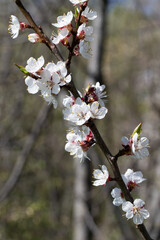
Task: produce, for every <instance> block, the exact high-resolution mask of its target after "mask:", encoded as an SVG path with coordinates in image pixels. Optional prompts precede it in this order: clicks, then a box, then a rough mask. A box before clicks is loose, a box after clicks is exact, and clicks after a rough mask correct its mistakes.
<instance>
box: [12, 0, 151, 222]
mask: <svg viewBox="0 0 160 240" xmlns="http://www.w3.org/2000/svg"><path fill="white" fill-rule="evenodd" d="M69 1H70V2H71V3H72V4H73V6H74V8H75V13H73V12H72V11H69V12H68V13H67V14H64V15H63V16H58V17H57V22H56V23H52V25H53V26H54V27H56V28H57V29H58V33H57V34H56V35H54V36H53V37H52V40H51V41H52V43H51V44H53V45H54V46H55V45H57V44H60V43H62V44H63V45H64V46H66V47H67V49H68V50H69V52H70V54H71V55H72V56H73V55H75V56H79V55H81V56H83V57H84V58H87V59H88V58H90V57H91V55H92V50H91V46H90V45H91V42H92V41H93V40H94V38H93V27H92V26H88V25H87V24H88V22H89V20H94V19H96V18H97V13H96V12H95V11H92V10H91V9H89V7H88V1H87V0H69ZM26 28H32V27H31V26H30V25H28V24H26V23H24V22H19V20H18V18H17V17H15V16H14V15H11V20H10V25H9V31H10V33H11V36H12V38H13V39H14V38H16V37H17V36H18V35H19V31H23V30H24V29H26ZM28 39H29V41H30V42H32V43H36V42H41V41H42V40H41V38H40V36H39V35H38V34H37V33H31V34H29V35H28ZM23 72H24V73H25V74H26V78H25V84H26V85H27V90H28V92H29V93H31V94H36V93H38V92H40V94H41V96H42V97H43V98H44V100H45V101H46V102H48V103H52V104H53V106H54V108H56V107H57V104H58V103H57V100H56V96H57V95H58V94H59V92H60V90H61V88H62V87H63V86H64V85H67V84H69V83H70V82H71V74H68V70H67V67H66V63H65V62H63V61H58V62H57V63H53V62H49V63H47V64H46V65H45V60H44V57H43V56H41V57H39V58H38V59H37V60H36V59H35V58H33V57H30V58H29V59H28V61H27V65H26V66H25V68H23ZM78 95H79V97H77V98H75V97H74V96H73V95H72V93H70V96H66V97H65V98H64V99H63V105H64V110H63V115H64V119H65V120H67V121H69V122H70V123H71V124H72V128H71V129H70V130H69V132H68V133H67V135H66V138H67V143H66V144H65V150H66V151H67V152H69V153H70V155H72V156H74V157H75V158H78V159H79V160H80V161H82V160H83V158H84V157H85V158H88V157H87V151H88V150H89V149H90V147H92V146H93V145H94V144H95V143H96V139H95V136H94V134H93V132H92V131H91V129H90V128H89V127H88V126H89V123H90V121H92V120H95V119H103V118H104V117H105V116H106V114H107V112H108V109H107V108H106V107H105V98H106V97H107V96H106V92H105V85H100V83H99V82H97V83H96V84H95V85H94V84H89V85H88V87H87V88H86V89H85V90H84V94H83V95H82V94H81V92H78ZM141 125H142V124H139V125H138V126H137V127H136V128H135V129H134V131H133V133H132V135H131V136H130V137H129V138H127V137H122V139H121V140H122V146H123V152H124V155H131V156H133V157H134V158H138V159H141V158H144V157H147V156H148V155H149V151H148V147H149V141H148V139H147V138H145V137H141V138H140V134H141V131H142V130H141ZM93 177H94V179H95V180H94V182H93V185H94V186H99V185H105V184H106V183H107V182H109V181H113V180H115V181H116V179H114V178H112V177H111V176H110V174H109V172H108V169H107V167H106V166H105V165H102V166H101V169H95V170H94V171H93ZM121 177H122V179H123V181H124V184H125V186H126V188H127V190H128V191H129V192H131V191H132V190H134V189H135V188H136V187H137V186H139V184H141V183H142V182H143V181H145V180H146V179H145V178H143V174H142V172H141V171H137V172H134V171H133V170H132V169H128V170H127V171H126V172H125V173H124V174H122V175H121ZM111 195H112V197H113V204H114V205H115V206H121V205H122V210H123V211H124V212H125V216H126V218H127V219H131V218H133V222H134V223H135V224H136V225H139V224H142V223H143V221H144V219H147V218H148V217H149V212H148V211H147V210H146V209H145V208H144V207H145V202H144V201H143V200H141V199H135V200H134V201H133V202H129V201H126V200H125V197H124V194H123V192H122V190H121V189H120V188H117V187H115V188H114V189H113V190H112V191H111Z"/></svg>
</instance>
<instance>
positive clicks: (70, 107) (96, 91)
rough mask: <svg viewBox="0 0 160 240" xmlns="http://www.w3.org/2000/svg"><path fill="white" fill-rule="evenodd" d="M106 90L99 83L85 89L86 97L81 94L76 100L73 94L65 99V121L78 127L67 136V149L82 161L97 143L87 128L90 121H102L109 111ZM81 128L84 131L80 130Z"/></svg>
mask: <svg viewBox="0 0 160 240" xmlns="http://www.w3.org/2000/svg"><path fill="white" fill-rule="evenodd" d="M104 89H105V86H104V85H100V83H99V82H98V83H96V84H95V85H89V86H88V87H87V88H86V89H85V93H84V96H82V94H81V93H80V92H79V97H78V98H76V99H75V98H74V96H73V95H72V94H71V95H70V96H66V97H65V98H64V99H63V105H64V107H65V109H64V110H63V114H64V119H65V120H67V121H70V122H71V123H72V124H73V125H75V126H76V128H74V129H72V130H71V132H70V133H68V134H67V140H68V143H67V144H66V147H65V149H66V151H68V152H70V155H75V157H77V158H79V159H80V160H82V159H83V157H86V151H87V150H88V149H89V147H91V146H92V145H93V143H95V140H94V135H93V133H92V132H91V130H89V128H88V127H87V124H88V121H89V120H90V119H102V118H104V117H105V115H106V113H107V111H108V110H107V108H106V107H104V98H105V97H106V92H105V91H104ZM102 106H103V107H102ZM81 126H82V128H83V131H82V130H81V129H79V128H80V127H81ZM78 127H79V128H78ZM84 127H85V128H84ZM77 129H78V130H77ZM84 129H85V131H84ZM79 152H80V154H79Z"/></svg>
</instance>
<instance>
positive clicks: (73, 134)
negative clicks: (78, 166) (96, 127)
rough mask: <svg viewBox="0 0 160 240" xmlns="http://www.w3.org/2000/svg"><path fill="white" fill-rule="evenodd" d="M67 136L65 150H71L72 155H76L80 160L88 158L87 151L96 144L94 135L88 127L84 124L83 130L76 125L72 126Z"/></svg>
mask: <svg viewBox="0 0 160 240" xmlns="http://www.w3.org/2000/svg"><path fill="white" fill-rule="evenodd" d="M66 138H67V143H66V145H65V150H66V151H67V152H70V155H74V157H76V158H78V159H79V160H80V161H82V160H83V158H84V157H85V158H88V157H87V155H86V152H87V150H88V149H89V148H90V147H91V146H93V145H94V144H95V139H94V135H93V133H92V132H91V130H90V129H89V128H88V127H86V126H82V130H80V129H79V128H76V127H75V128H72V129H71V130H70V131H69V133H68V134H67V136H66Z"/></svg>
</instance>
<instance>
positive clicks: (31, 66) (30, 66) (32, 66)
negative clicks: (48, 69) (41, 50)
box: [25, 56, 44, 75]
mask: <svg viewBox="0 0 160 240" xmlns="http://www.w3.org/2000/svg"><path fill="white" fill-rule="evenodd" d="M43 65H44V57H43V56H41V57H39V58H38V59H37V60H36V59H35V58H33V57H30V58H29V59H28V61H27V65H26V67H25V69H26V70H27V71H28V72H30V73H36V74H38V75H39V73H40V72H41V71H42V67H43Z"/></svg>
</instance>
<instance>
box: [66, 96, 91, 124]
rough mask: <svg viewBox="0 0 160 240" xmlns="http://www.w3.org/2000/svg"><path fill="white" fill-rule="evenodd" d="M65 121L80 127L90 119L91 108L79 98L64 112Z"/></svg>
mask: <svg viewBox="0 0 160 240" xmlns="http://www.w3.org/2000/svg"><path fill="white" fill-rule="evenodd" d="M63 114H64V119H66V120H68V121H71V122H73V123H75V124H76V125H78V126H80V125H83V124H84V123H86V122H87V121H88V120H89V119H90V117H91V112H90V106H89V105H87V104H86V103H85V102H84V101H82V100H81V99H80V98H79V97H78V98H77V99H76V101H75V103H74V105H73V106H72V107H70V108H66V109H65V110H63Z"/></svg>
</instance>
